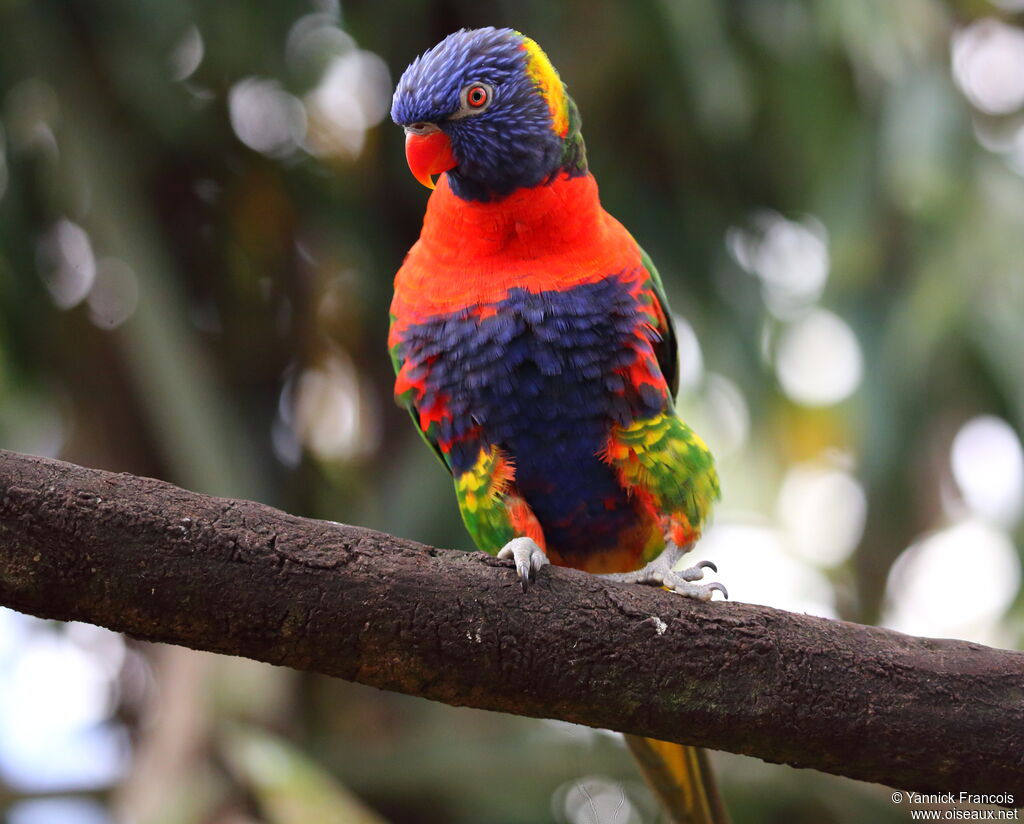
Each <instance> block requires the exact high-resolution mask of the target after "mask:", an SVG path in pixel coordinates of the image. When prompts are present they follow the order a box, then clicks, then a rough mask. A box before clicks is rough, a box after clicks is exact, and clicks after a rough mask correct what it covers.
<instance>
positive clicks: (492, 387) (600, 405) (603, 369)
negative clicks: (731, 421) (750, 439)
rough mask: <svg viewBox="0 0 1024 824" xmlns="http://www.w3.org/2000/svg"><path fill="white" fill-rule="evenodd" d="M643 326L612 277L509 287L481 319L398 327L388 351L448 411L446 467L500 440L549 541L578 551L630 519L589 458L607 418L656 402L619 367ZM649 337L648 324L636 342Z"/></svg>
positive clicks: (607, 541) (620, 495)
mask: <svg viewBox="0 0 1024 824" xmlns="http://www.w3.org/2000/svg"><path fill="white" fill-rule="evenodd" d="M646 322H647V317H646V316H645V315H644V314H643V312H642V311H641V310H640V308H639V307H638V306H637V305H636V299H635V298H634V297H633V296H632V295H630V294H629V288H628V286H627V284H626V283H624V282H623V279H622V278H621V277H618V276H612V277H608V278H605V279H604V280H601V281H598V282H596V283H588V284H583V285H580V286H576V287H574V288H572V289H568V290H565V291H547V292H539V293H530V292H528V291H526V290H525V289H518V288H517V289H512V290H510V291H509V293H508V296H507V297H506V298H505V300H503V301H502V302H501V303H499V304H498V306H497V314H494V315H491V316H489V317H486V318H482V319H481V318H480V317H479V314H477V313H474V312H473V311H471V310H463V311H460V312H456V313H452V314H447V315H444V316H439V317H436V318H432V319H431V320H429V321H428V322H425V323H422V324H419V325H416V326H412V327H410V328H408V329H407V330H406V333H405V334H404V335H403V342H402V343H401V344H399V350H398V354H399V357H400V359H401V360H402V361H410V360H411V361H412V362H413V363H414V364H416V365H417V366H419V368H424V369H426V370H427V380H426V387H427V388H426V395H425V396H424V397H423V398H421V399H419V403H421V404H423V405H424V406H430V405H432V404H433V402H434V401H435V400H436V398H437V397H438V396H441V397H443V398H444V399H445V404H444V405H445V407H446V408H447V411H448V415H447V416H446V417H445V418H444V419H443V420H442V422H441V424H440V425H439V427H438V429H437V431H436V433H433V434H435V435H436V437H437V438H438V440H440V441H441V442H450V443H451V448H450V450H449V453H448V459H449V462H450V465H451V468H452V472H453V473H454V474H455V475H456V476H458V475H459V474H461V473H462V472H464V471H465V470H467V469H468V468H469V467H471V466H472V465H473V464H474V462H475V461H476V459H477V457H478V455H479V452H480V448H481V447H482V446H485V447H486V446H490V445H497V446H498V447H500V448H501V449H502V450H504V452H505V453H506V455H508V456H509V457H511V458H512V460H513V462H514V465H515V468H516V475H515V486H516V489H517V490H518V492H519V494H520V495H522V496H523V497H524V498H525V499H526V501H527V503H529V505H530V507H531V508H532V509H533V511H534V513H535V514H536V516H537V518H538V519H539V521H540V523H541V526H542V527H543V529H544V535H545V538H546V540H547V542H548V545H549V547H552V548H554V549H557V550H558V551H559V552H560V553H561V554H563V555H564V556H576V557H579V556H580V555H586V554H588V553H589V552H591V551H595V550H600V549H602V548H609V547H612V546H614V545H615V544H616V540H617V538H618V537H619V535H620V534H621V533H622V531H623V530H625V529H628V528H629V527H631V526H634V525H635V524H636V522H637V519H638V517H639V516H638V513H637V511H636V507H637V501H636V499H635V498H633V497H632V496H630V495H629V494H628V493H627V492H626V490H624V489H623V488H622V487H621V485H620V484H619V481H618V478H617V477H616V475H615V472H614V471H613V470H612V468H611V467H609V466H608V465H607V464H606V463H604V462H603V461H602V460H601V459H600V458H599V457H598V453H599V452H600V451H601V449H602V448H603V447H604V445H605V443H606V441H607V438H608V435H609V432H610V429H611V426H612V425H613V424H614V423H622V424H625V423H629V422H630V421H633V420H636V419H637V418H642V417H648V416H651V415H654V414H656V413H658V412H661V411H663V410H664V409H665V407H666V405H667V403H668V401H667V398H666V395H665V393H663V392H659V391H657V390H656V389H654V388H653V387H650V386H643V387H641V388H640V389H639V390H638V389H636V388H634V387H632V386H629V385H628V382H627V381H626V379H625V378H624V377H623V376H622V374H620V372H622V371H624V370H626V369H628V367H629V366H630V364H631V363H633V362H634V361H635V359H636V358H637V353H636V349H635V345H636V341H637V329H638V328H645V329H646V328H647V327H646V326H644V324H645V323H646ZM656 341H657V337H656V333H655V332H654V331H648V332H647V333H646V341H644V340H642V339H641V341H640V343H641V346H653V345H654V344H655V343H656ZM417 371H419V370H418V369H417Z"/></svg>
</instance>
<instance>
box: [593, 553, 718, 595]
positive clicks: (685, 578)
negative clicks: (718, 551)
mask: <svg viewBox="0 0 1024 824" xmlns="http://www.w3.org/2000/svg"><path fill="white" fill-rule="evenodd" d="M682 557H683V550H680V549H679V548H678V547H674V546H670V547H666V548H665V550H664V551H663V552H662V553H661V555H659V556H658V557H657V558H655V559H654V560H653V561H651V562H650V563H649V564H647V565H646V566H644V567H641V568H640V569H637V570H634V571H633V572H612V573H605V574H604V575H602V576H601V577H602V578H607V579H608V580H610V581H619V582H622V583H627V584H647V585H648V586H656V587H665V588H666V589H670V590H672V592H675V593H678V594H679V595H682V596H683V597H685V598H693V599H695V600H697V601H710V600H711V596H712V594H714V593H715V592H716V591H717V592H721V593H722V595H723V596H724V597H725V598H726V599H728V598H729V592H728V591H727V590H726V588H725V587H724V586H722V584H720V583H718V582H717V581H713V582H711V583H709V584H694V583H691V581H699V580H700V579H701V578H703V577H704V570H705V569H710V570H711V571H712V572H718V567H716V566H715V565H714V564H713V563H711V561H700V562H699V563H696V564H694V565H693V566H691V567H687V568H686V569H678V570H677V569H673V567H674V566H675V565H676V562H677V561H678V560H679V559H680V558H682Z"/></svg>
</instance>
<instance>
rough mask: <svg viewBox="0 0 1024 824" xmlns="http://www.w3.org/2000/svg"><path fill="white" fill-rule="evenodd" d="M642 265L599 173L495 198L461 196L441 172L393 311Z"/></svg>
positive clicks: (403, 319) (466, 302)
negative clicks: (600, 188)
mask: <svg viewBox="0 0 1024 824" xmlns="http://www.w3.org/2000/svg"><path fill="white" fill-rule="evenodd" d="M640 265H641V261H640V251H639V249H638V247H637V244H636V241H634V240H633V238H632V236H631V235H630V234H629V232H627V231H626V230H625V229H624V228H623V226H622V224H620V223H619V222H618V221H617V220H616V219H615V218H613V217H612V216H611V215H609V214H608V213H607V212H605V211H604V209H602V208H601V203H600V201H599V199H598V195H597V184H596V183H595V181H594V178H593V177H591V176H590V175H581V176H576V177H569V176H568V175H561V176H559V177H558V178H557V179H556V180H554V181H552V182H551V183H547V184H542V185H540V186H537V187H535V188H532V189H525V190H522V191H519V192H515V193H514V194H512V195H510V196H508V197H507V198H504V199H503V200H501V201H498V202H496V203H479V202H475V201H465V200H461V199H460V198H458V197H457V196H456V195H455V194H453V193H452V191H451V188H450V187H449V186H448V183H447V178H446V177H442V179H441V180H440V181H438V186H437V189H435V190H434V192H433V194H432V195H431V196H430V200H429V201H428V203H427V213H426V216H425V217H424V220H423V231H422V232H421V234H420V238H419V240H418V241H417V242H416V244H415V245H414V246H413V247H412V249H411V250H410V251H409V254H408V256H407V257H406V259H405V262H404V263H403V264H402V268H401V269H400V270H399V271H398V274H397V275H396V277H395V296H394V301H393V302H392V307H391V311H392V314H393V315H394V316H395V320H396V324H395V326H396V327H399V328H401V327H404V326H406V325H408V324H411V323H416V322H417V321H418V320H422V319H424V318H429V317H433V316H436V315H440V314H447V313H449V312H454V311H458V310H460V309H464V308H471V307H486V306H487V305H489V304H495V303H497V302H499V301H500V300H502V299H503V298H504V297H505V296H506V295H507V294H508V292H509V290H510V289H513V288H521V289H525V290H527V291H529V292H533V293H536V292H542V291H547V290H555V291H561V290H565V289H569V288H572V287H573V286H578V285H580V284H583V283H592V282H594V281H597V280H600V279H601V278H604V277H606V276H608V275H611V274H615V273H618V272H622V271H624V270H632V269H636V268H637V267H639V266H640ZM484 311H485V312H486V308H485V309H484ZM392 331H393V332H395V333H397V332H398V329H393V330H392Z"/></svg>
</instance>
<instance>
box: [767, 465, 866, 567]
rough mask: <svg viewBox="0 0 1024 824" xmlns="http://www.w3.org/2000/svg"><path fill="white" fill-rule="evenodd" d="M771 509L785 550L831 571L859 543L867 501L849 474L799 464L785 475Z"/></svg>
mask: <svg viewBox="0 0 1024 824" xmlns="http://www.w3.org/2000/svg"><path fill="white" fill-rule="evenodd" d="M776 508H777V511H778V517H779V521H780V523H781V524H782V526H783V527H784V528H785V530H786V532H787V533H788V535H789V538H790V548H791V549H792V550H793V551H794V552H795V553H796V554H797V555H799V556H800V558H802V559H803V560H804V561H806V562H807V563H810V564H814V565H816V566H820V567H832V566H836V565H837V564H841V563H842V562H843V561H845V560H846V559H847V558H848V557H849V556H850V554H851V553H852V552H853V550H854V549H855V548H856V546H857V544H858V543H859V542H860V539H861V535H862V534H863V533H864V522H865V519H866V517H867V497H866V495H865V494H864V489H863V488H862V487H861V485H860V484H859V483H858V482H857V481H856V479H855V478H854V477H853V476H852V475H850V473H848V472H844V471H843V470H841V469H835V468H833V467H830V466H827V465H824V464H820V463H803V464H797V465H795V466H792V467H790V469H789V471H788V472H786V476H785V479H784V480H783V482H782V487H781V488H780V489H779V498H778V503H777V507H776Z"/></svg>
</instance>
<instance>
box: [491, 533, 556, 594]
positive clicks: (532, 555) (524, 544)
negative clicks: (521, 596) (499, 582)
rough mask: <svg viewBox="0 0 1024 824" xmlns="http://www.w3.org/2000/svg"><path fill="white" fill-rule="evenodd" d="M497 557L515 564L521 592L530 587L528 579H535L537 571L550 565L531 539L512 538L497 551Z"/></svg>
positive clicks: (542, 551)
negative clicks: (521, 588)
mask: <svg viewBox="0 0 1024 824" xmlns="http://www.w3.org/2000/svg"><path fill="white" fill-rule="evenodd" d="M498 557H499V558H501V559H503V560H504V559H508V558H511V559H512V560H514V561H515V562H516V572H518V573H519V580H520V582H521V583H522V585H523V592H526V589H527V587H529V586H530V579H531V578H534V577H536V574H537V570H539V569H540V568H541V567H542V566H547V565H548V564H549V563H551V562H550V561H549V560H548V556H547V555H545V554H544V550H543V549H541V548H540V547H539V546H538V545H537V542H536V541H534V540H533V538H513V539H512V540H511V541H509V542H508V543H507V544H505V546H503V547H502V548H501V549H500V550H498Z"/></svg>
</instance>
